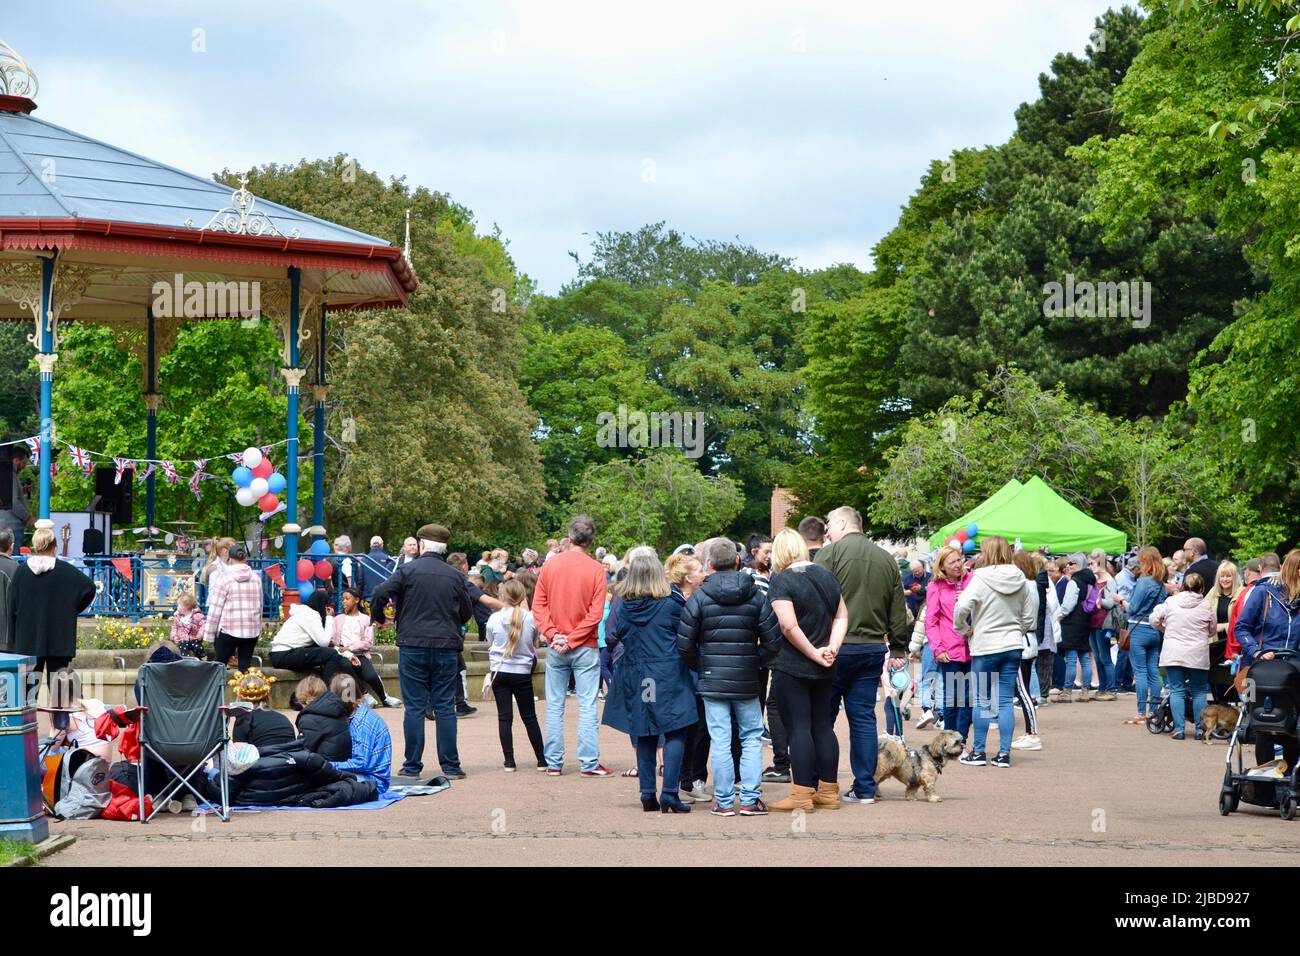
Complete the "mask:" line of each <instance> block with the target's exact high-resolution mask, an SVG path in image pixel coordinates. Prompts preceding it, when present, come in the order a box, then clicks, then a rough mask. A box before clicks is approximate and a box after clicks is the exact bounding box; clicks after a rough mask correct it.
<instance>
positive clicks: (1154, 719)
mask: <svg viewBox="0 0 1300 956" xmlns="http://www.w3.org/2000/svg"><path fill="white" fill-rule="evenodd" d="M1187 719H1188V720H1190V721H1191V722H1192V725H1193V726H1195V727H1200V726H1201V715H1200V714H1198V713H1196V709H1195V707H1194V706H1193V703H1192V698H1191V695H1188V697H1187ZM1173 729H1174V707H1173V704H1172V702H1171V701H1170V698H1169V685H1168V684H1166V685H1165V686H1163V687H1161V688H1160V699H1159V700H1158V701H1156V707H1155V710H1153V711H1151V713H1150V714H1149V715H1148V716H1147V730H1149V731H1150V732H1151V733H1153V734H1168V733H1172V732H1173Z"/></svg>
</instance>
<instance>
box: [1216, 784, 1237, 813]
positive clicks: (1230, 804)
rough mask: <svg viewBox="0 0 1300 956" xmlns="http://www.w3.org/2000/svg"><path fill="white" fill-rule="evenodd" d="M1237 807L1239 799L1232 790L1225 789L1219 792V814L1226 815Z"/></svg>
mask: <svg viewBox="0 0 1300 956" xmlns="http://www.w3.org/2000/svg"><path fill="white" fill-rule="evenodd" d="M1236 809H1237V800H1236V798H1235V797H1234V796H1233V794H1232V791H1231V790H1224V791H1221V792H1220V793H1219V816H1221V817H1226V816H1227V815H1228V814H1229V813H1232V811H1234V810H1236Z"/></svg>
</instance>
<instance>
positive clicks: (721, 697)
mask: <svg viewBox="0 0 1300 956" xmlns="http://www.w3.org/2000/svg"><path fill="white" fill-rule="evenodd" d="M704 550H705V554H704V559H705V565H706V567H708V568H711V569H712V573H711V574H710V575H709V576H708V578H706V579H705V581H704V584H702V585H701V586H700V589H699V590H698V591H696V592H695V593H694V594H692V595H691V599H690V600H689V601H687V602H686V607H685V608H683V609H682V616H681V619H680V621H679V622H678V624H677V648H678V650H680V651H681V652H682V656H683V657H684V658H685V659H686V663H687V665H688V666H690V667H691V668H692V669H693V670H696V671H698V672H699V675H700V684H699V694H700V696H701V697H702V698H704V718H705V720H706V721H707V722H708V725H709V738H710V740H711V741H712V744H713V798H714V803H713V807H712V808H711V809H710V810H709V812H710V813H712V814H714V815H715V816H724V817H731V816H735V815H736V806H735V801H736V777H735V769H734V767H733V766H732V761H731V725H732V720H735V722H736V724H737V726H738V728H739V731H740V744H741V755H740V808H739V809H740V814H741V815H742V816H760V815H762V814H765V813H767V806H766V805H765V804H764V803H763V801H762V800H760V799H759V787H760V786H761V785H762V782H763V779H762V778H763V709H762V707H761V706H760V705H759V695H760V694H761V692H762V686H761V683H760V680H759V673H758V672H759V668H760V667H765V666H767V665H768V664H769V663H771V661H772V659H773V658H775V656H776V652H777V642H778V641H779V640H780V637H781V627H780V625H779V624H778V623H777V620H776V615H775V614H774V613H772V606H771V605H770V604H768V603H767V598H766V597H764V595H763V592H762V591H760V590H759V589H758V587H757V586H756V585H755V584H754V579H753V577H751V576H750V575H748V574H744V573H742V572H740V571H739V570H738V568H739V566H740V563H739V560H738V559H739V555H737V554H736V549H735V545H734V544H732V542H731V541H729V540H727V539H726V538H715V539H713V540H712V541H710V542H708V544H707V545H706V547H705V549H704Z"/></svg>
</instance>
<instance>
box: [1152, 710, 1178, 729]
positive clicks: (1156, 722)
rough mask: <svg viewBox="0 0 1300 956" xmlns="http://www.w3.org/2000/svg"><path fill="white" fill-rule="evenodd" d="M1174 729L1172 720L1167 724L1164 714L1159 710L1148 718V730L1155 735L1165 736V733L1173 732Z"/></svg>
mask: <svg viewBox="0 0 1300 956" xmlns="http://www.w3.org/2000/svg"><path fill="white" fill-rule="evenodd" d="M1172 728H1173V721H1172V720H1170V721H1169V722H1168V723H1167V724H1166V722H1165V718H1164V714H1162V713H1160V711H1159V710H1157V711H1156V712H1155V713H1154V714H1152V715H1151V716H1150V717H1148V718H1147V730H1148V731H1149V732H1151V733H1153V734H1163V733H1164V732H1165V731H1167V730H1171V729H1172Z"/></svg>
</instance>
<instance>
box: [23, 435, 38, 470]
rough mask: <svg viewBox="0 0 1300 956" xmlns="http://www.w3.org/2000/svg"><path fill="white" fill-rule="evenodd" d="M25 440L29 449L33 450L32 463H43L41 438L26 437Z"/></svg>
mask: <svg viewBox="0 0 1300 956" xmlns="http://www.w3.org/2000/svg"><path fill="white" fill-rule="evenodd" d="M23 441H25V442H27V448H28V449H29V450H30V451H31V453H32V464H33V465H39V464H40V463H41V440H40V438H24V439H23Z"/></svg>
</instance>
